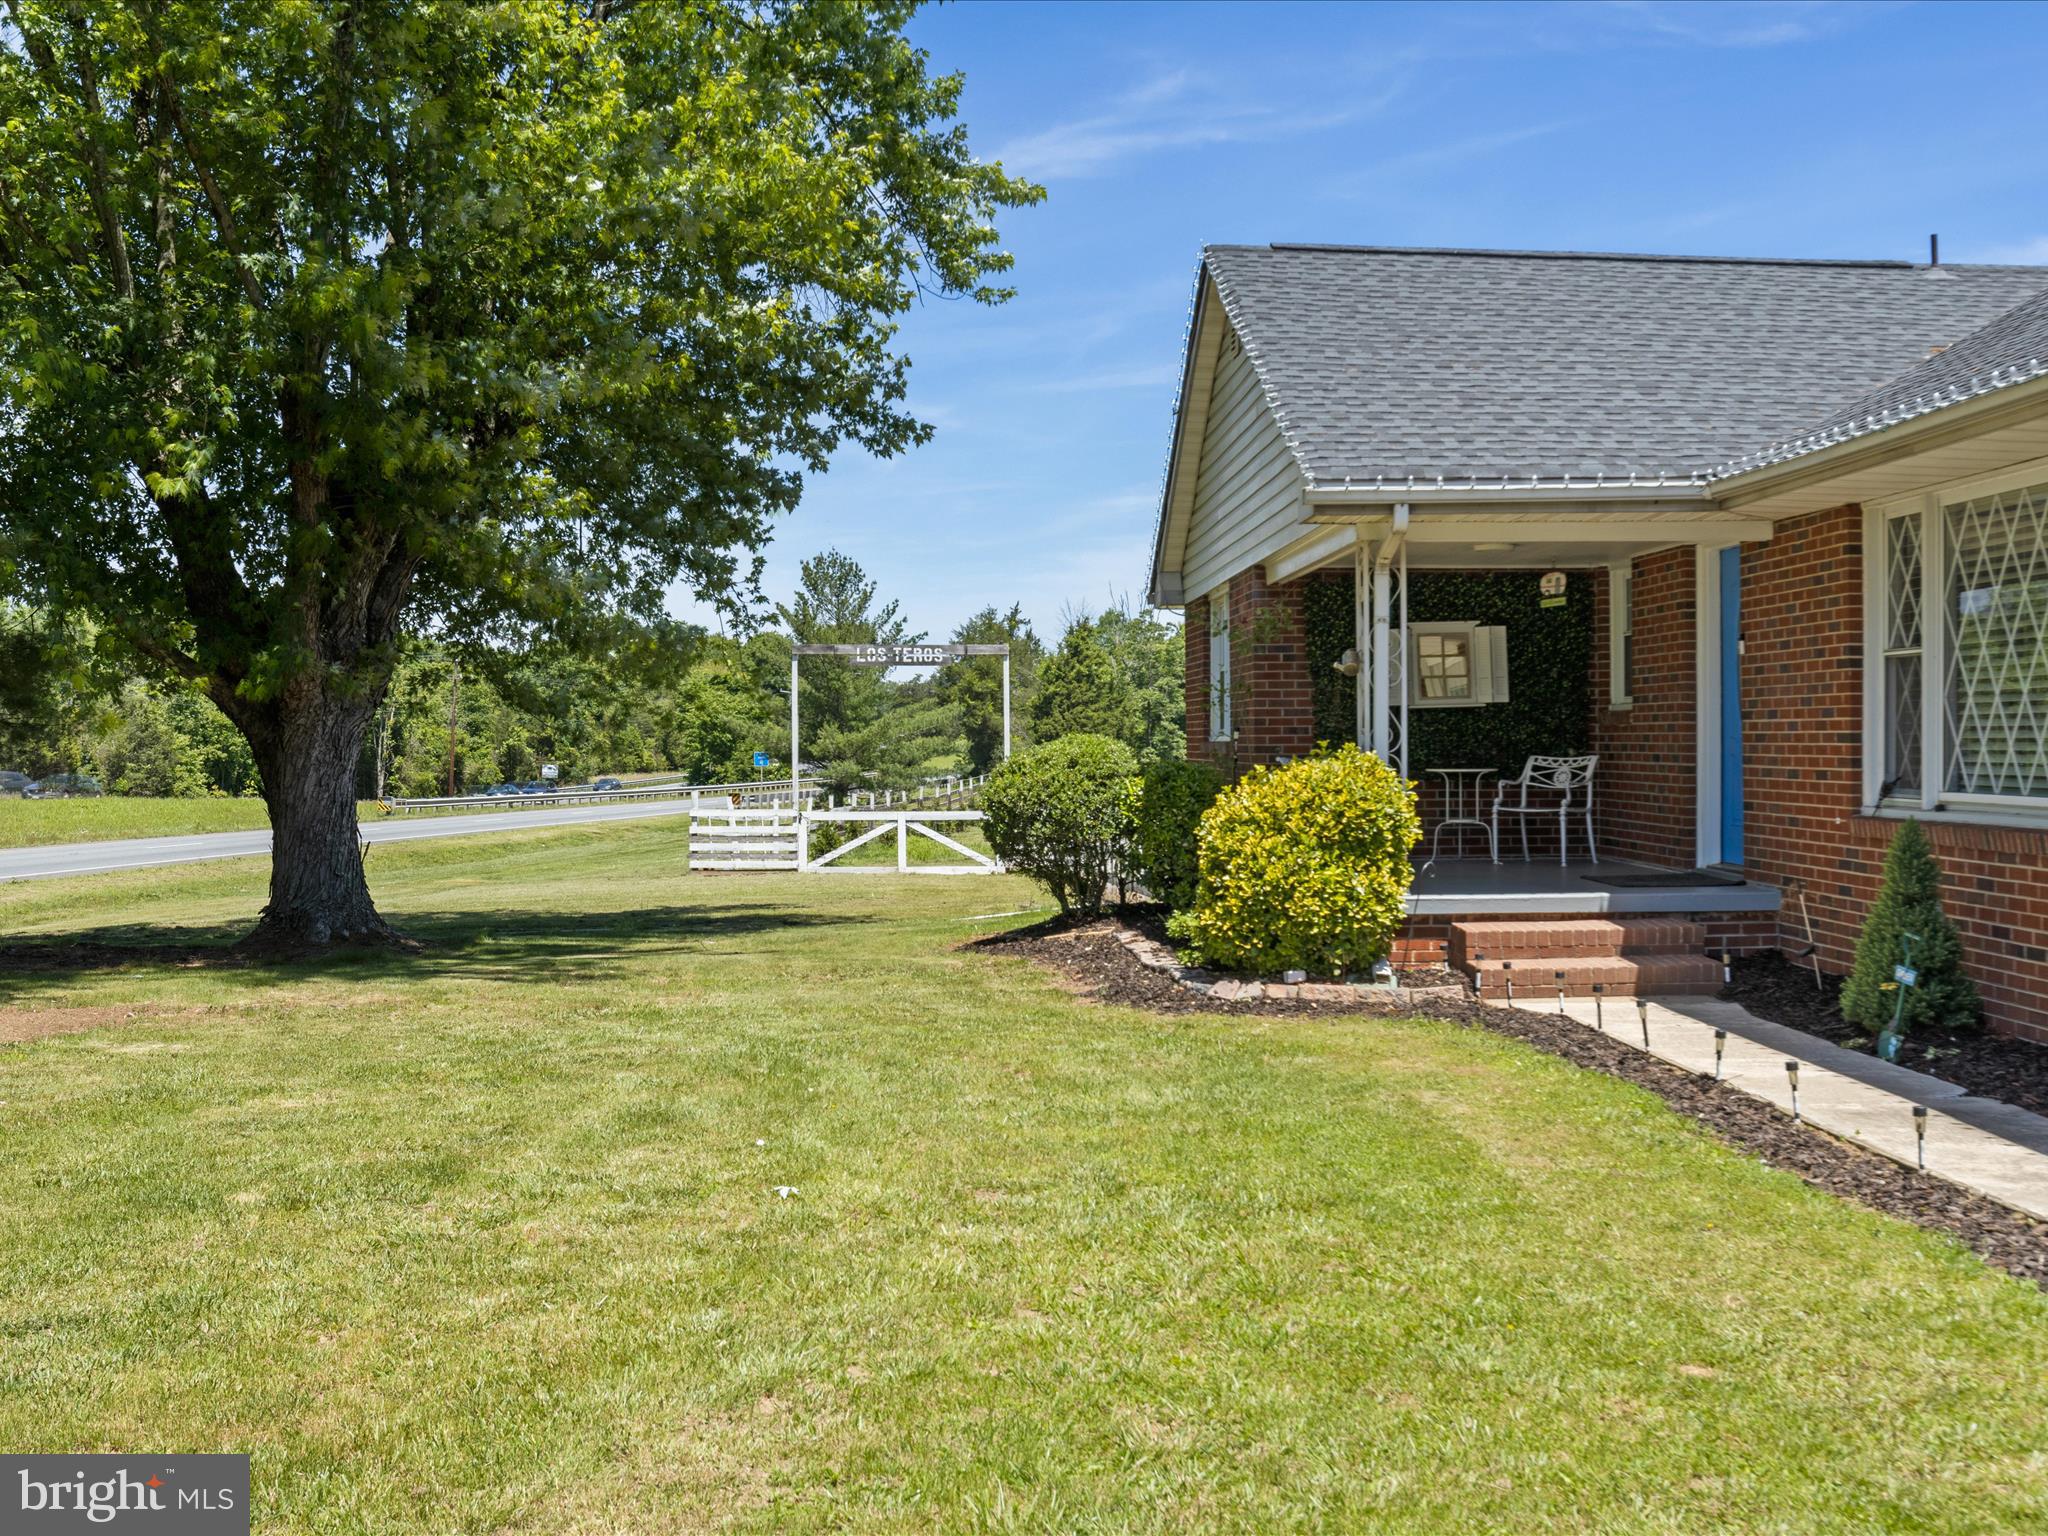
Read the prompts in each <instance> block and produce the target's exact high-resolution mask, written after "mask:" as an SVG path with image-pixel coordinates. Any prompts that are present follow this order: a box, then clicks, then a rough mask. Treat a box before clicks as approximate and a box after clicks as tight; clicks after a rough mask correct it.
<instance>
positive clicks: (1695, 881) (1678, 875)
mask: <svg viewBox="0 0 2048 1536" xmlns="http://www.w3.org/2000/svg"><path fill="white" fill-rule="evenodd" d="M1585 879H1586V881H1587V883H1588V884H1590V885H1611V886H1614V887H1616V888H1617V889H1620V890H1638V889H1651V890H1655V889H1678V890H1692V889H1693V888H1695V887H1697V886H1707V885H1747V884H1749V882H1748V881H1747V880H1745V879H1743V878H1742V877H1741V876H1740V875H1717V874H1715V873H1714V872H1713V871H1712V870H1706V869H1674V870H1668V871H1664V872H1661V873H1658V874H1650V875H1587V876H1586V877H1585Z"/></svg>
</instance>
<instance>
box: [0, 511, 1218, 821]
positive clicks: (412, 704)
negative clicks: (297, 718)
mask: <svg viewBox="0 0 2048 1536" xmlns="http://www.w3.org/2000/svg"><path fill="white" fill-rule="evenodd" d="M738 627H739V628H740V629H741V630H742V631H743V632H742V633H738V634H725V633H719V632H715V631H712V630H708V629H706V628H704V627H702V626H698V625H690V624H681V623H673V622H671V623H668V624H665V625H663V626H662V627H660V628H659V629H658V630H647V631H642V632H641V633H639V634H638V635H637V636H636V637H635V638H634V641H633V643H631V644H622V645H620V646H618V647H616V648H615V649H614V650H613V652H612V653H611V654H609V655H607V656H603V657H597V658H593V657H590V656H584V655H570V654H559V655H550V654H525V655H515V654H511V653H504V652H487V651H478V650H476V649H474V648H467V647H465V648H459V649H457V648H451V647H448V646H446V645H444V644H441V643H439V642H437V641H435V640H433V639H431V638H427V637H418V636H415V637H408V638H407V639H406V640H405V641H404V646H403V654H402V656H401V657H400V659H399V661H398V663H397V665H396V667H395V669H394V672H393V676H392V683H391V687H390V690H389V693H388V695H387V697H386V699H385V701H384V703H383V705H382V706H381V707H380V709H379V710H378V712H377V715H376V717H375V719H374V720H373V722H372V725H371V728H370V730H369V731H368V732H367V733H366V736H365V740H364V743H363V748H362V752H361V755H360V761H359V762H358V765H357V771H356V786H355V788H356V793H357V796H358V797H359V798H363V799H372V798H380V797H383V796H387V795H389V796H428V795H437V794H442V793H445V792H446V789H447V786H448V783H449V780H450V768H451V752H450V746H451V739H450V738H451V734H452V737H453V742H452V745H453V753H452V767H453V782H454V784H455V786H456V788H457V790H458V791H467V790H475V789H480V788H484V787H487V786H489V785H491V784H495V783H499V782H501V781H507V780H510V781H523V780H529V779H535V778H538V777H539V776H540V771H541V765H542V764H543V763H554V764H556V765H557V767H558V768H559V769H560V772H561V777H562V780H563V782H565V783H576V782H583V781H587V780H589V779H592V778H595V777H598V776H600V775H603V774H628V773H674V774H678V775H681V776H683V777H685V778H688V779H690V780H692V781H694V782H699V783H714V782H718V781H721V780H739V779H751V778H759V777H762V776H763V770H760V769H757V768H755V767H754V766H753V755H754V753H756V752H766V753H768V754H769V755H770V757H771V758H772V760H773V762H774V764H775V767H774V769H772V770H770V771H769V773H770V775H771V776H772V774H773V773H775V772H787V771H788V770H787V764H788V758H789V697H788V687H789V645H790V637H791V636H792V635H794V636H795V637H796V638H797V639H798V640H799V641H801V642H803V643H806V644H812V643H824V644H908V643H918V642H921V641H924V640H926V639H928V638H930V637H928V636H927V635H925V634H924V633H922V632H913V631H912V630H911V629H910V627H909V624H908V622H907V621H906V620H905V619H904V617H903V615H902V612H901V607H900V604H899V603H897V602H895V601H893V600H892V601H884V600H883V599H882V598H881V597H880V595H879V594H878V592H877V590H876V586H875V583H874V582H873V581H871V580H870V579H869V578H868V577H867V575H866V573H865V572H864V571H863V570H862V569H861V567H860V566H859V565H858V564H857V563H856V562H855V561H854V560H852V559H851V558H849V557H847V556H846V555H843V554H841V553H839V552H838V551H836V550H827V551H826V552H824V553H823V554H820V555H817V556H815V557H813V558H812V559H810V560H807V561H805V562H804V563H803V567H802V571H801V576H800V580H799V582H798V586H797V590H796V593H795V594H794V596H793V597H792V598H791V600H790V601H789V602H788V603H786V604H782V605H778V606H777V607H776V608H775V609H774V611H773V612H772V614H769V613H756V614H753V615H750V616H745V617H743V618H742V619H741V620H740V621H739V625H738ZM947 638H950V639H952V640H956V641H965V642H969V643H981V644H987V643H1004V642H1007V643H1008V644H1009V645H1010V647H1011V720H1012V725H1011V730H1012V741H1013V745H1014V746H1016V747H1019V748H1021V747H1023V746H1024V745H1026V744H1028V743H1030V742H1032V741H1037V740H1050V739H1051V738H1053V737H1056V736H1062V735H1066V734H1069V733H1071V732H1073V731H1081V730H1086V731H1095V732H1099V733H1101V734H1103V735H1108V736H1112V737H1115V738H1116V739H1118V740H1120V741H1123V742H1125V743H1126V744H1127V745H1129V746H1130V747H1131V749H1132V750H1133V751H1134V752H1135V753H1137V754H1138V756H1139V758H1140V759H1141V760H1144V761H1152V760H1155V759H1159V758H1171V757H1177V756H1179V755H1180V754H1181V752H1182V749H1183V724H1184V720H1185V702H1184V699H1183V696H1182V642H1181V634H1180V629H1179V626H1177V625H1174V624H1170V623H1164V622H1161V621H1160V620H1158V619H1155V618H1154V617H1153V616H1152V615H1151V614H1149V613H1147V612H1144V611H1133V610H1131V609H1130V608H1129V607H1128V606H1117V607H1112V608H1110V609H1109V610H1107V611H1106V612H1104V613H1102V614H1099V615H1088V614H1080V615H1074V616H1071V617H1070V618H1069V619H1068V621H1067V624H1066V630H1065V634H1064V636H1063V637H1062V639H1061V641H1060V643H1059V645H1058V646H1057V647H1055V648H1052V649H1050V650H1048V648H1047V646H1046V645H1045V644H1044V642H1043V641H1041V640H1040V638H1039V637H1038V635H1037V634H1036V633H1035V632H1034V631H1033V629H1032V626H1031V624H1030V622H1029V621H1028V620H1027V619H1025V618H1024V616H1023V614H1022V612H1021V610H1020V609H1019V608H1017V607H1015V606H1014V605H1013V606H1012V607H1011V608H1009V609H1008V610H1007V611H1005V610H999V609H997V608H995V607H993V606H991V607H988V608H984V609H983V610H981V611H980V612H979V613H977V614H975V615H974V616H973V617H971V618H969V619H968V620H967V621H966V622H964V623H962V624H960V625H959V626H958V627H957V628H955V629H954V631H953V632H952V634H951V635H950V636H948V637H947ZM121 654H122V653H121V652H120V651H118V650H116V649H113V648H109V647H105V646H103V645H102V644H101V643H100V636H99V635H98V634H97V632H96V631H95V630H94V628H93V627H92V626H91V625H90V623H89V622H87V621H84V620H80V619H72V620H70V621H68V622H66V623H63V624H53V623H51V622H49V621H48V620H47V619H46V618H45V616H44V615H42V614H40V613H39V612H38V611H36V610H34V609H31V608H28V607H25V606H23V605H20V604H5V603H0V768H7V769H17V770H19V771H21V772H24V773H27V774H29V775H30V776H31V777H41V776H42V775H45V774H49V773H59V772H72V773H88V774H92V775H93V776H95V777H96V778H98V779H99V780H100V781H101V782H102V784H103V785H104V786H105V787H106V789H107V790H108V792H109V793H113V794H124V795H159V796H195V795H209V794H212V795H245V794H247V795H253V794H257V793H259V785H258V781H257V774H256V765H255V761H254V759H253V757H252V755H251V753H250V751H249V747H248V744H247V742H246V740H245V739H244V738H243V736H242V734H241V733H240V732H239V731H237V730H236V729H235V728H234V727H233V726H232V725H231V724H230V723H229V722H228V720H227V718H226V717H225V716H224V715H223V714H222V713H221V712H220V710H219V709H217V708H216V707H215V706H214V704H213V703H212V701H211V700H209V699H208V698H207V697H206V695H205V694H204V693H203V692H201V691H200V690H199V689H197V688H193V687H182V686H179V685H176V684H172V683H165V682H162V681H158V680H153V679H148V678H145V677H143V676H141V675H138V674H137V673H135V672H133V671H130V670H124V668H123V667H122V665H121V663H120V660H119V657H120V656H121ZM802 687H803V700H802V702H803V734H804V739H803V743H802V746H803V756H804V761H805V764H806V765H807V767H809V769H810V770H811V771H813V772H816V773H818V774H820V775H821V776H822V777H823V778H824V779H825V780H826V781H827V782H828V783H829V784H830V785H831V787H832V788H833V789H834V790H835V791H836V792H837V793H840V794H845V793H846V792H848V791H850V790H854V789H875V790H881V789H903V788H907V787H910V786H911V785H914V784H915V783H917V782H918V781H919V780H920V779H922V778H926V777H929V776H932V775H936V774H943V773H981V772H985V771H987V770H988V769H989V768H991V767H993V766H994V765H995V764H996V762H997V761H999V760H1000V758H1001V755H1002V729H1003V726H1002V674H1001V670H1000V668H999V666H998V665H997V664H996V663H995V662H993V661H988V660H973V661H965V662H961V663H958V664H956V665H953V666H948V667H941V668H938V669H936V670H935V671H933V672H932V673H930V674H920V673H902V672H894V673H891V672H884V671H882V670H881V669H879V668H868V667H855V666H852V665H850V664H847V663H844V662H840V661H837V660H834V659H832V658H824V657H819V658H810V659H807V660H806V661H805V662H804V664H803V681H802Z"/></svg>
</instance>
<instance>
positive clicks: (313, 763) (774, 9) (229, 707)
mask: <svg viewBox="0 0 2048 1536" xmlns="http://www.w3.org/2000/svg"><path fill="white" fill-rule="evenodd" d="M4 4H5V13H4V14H5V25H0V125H4V127H0V422H4V429H0V430H4V438H0V564H4V563H11V565H12V568H13V570H14V571H15V573H16V576H17V578H18V580H19V581H20V583H21V585H22V587H23V588H24V591H25V593H26V595H27V597H28V598H29V600H31V601H33V602H35V603H37V604H39V605H41V606H42V607H43V608H44V609H46V610H47V611H48V612H50V613H51V614H53V615H56V616H60V617H61V616H62V615H65V614H68V613H74V612H81V611H82V612H88V613H90V614H92V615H94V616H95V617H96V618H97V620H98V622H99V623H100V624H101V626H102V633H103V634H104V635H106V636H108V637H111V639H112V641H113V642H115V643H118V644H119V645H121V646H124V647H126V648H127V649H128V650H129V651H130V652H131V653H132V654H133V656H134V657H136V658H138V659H139V660H140V661H142V662H144V663H146V664H147V665H148V666H149V667H150V668H152V669H154V670H155V671H157V672H158V673H160V674H165V675H169V676H173V677H179V678H184V679H187V680H189V681H191V682H194V683H196V684H197V685H199V686H200V687H202V688H203V689H204V691H205V692H206V693H207V694H208V695H209V696H210V697H211V698H212V699H213V701H214V702H215V703H216V704H217V705H218V706H219V707H220V708H221V709H222V710H223V711H224V712H225V713H226V714H227V716H228V717H229V718H230V719H231V720H232V721H233V722H234V723H235V725H236V726H237V727H238V728H239V729H240V730H241V731H242V733H243V734H244V735H245V736H246V737H247V739H248V742H249V746H250V748H251V751H252V752H253V755H254V758H255V762H256V766H257V770H258V773H259V775H260V778H261V783H262V789H263V794H264V797H265V799H266V801H267V802H268V805H269V809H270V815H271V821H272V825H273V828H274V832H275V842H274V846H275V857H274V859H273V868H272V876H271V888H270V900H269V904H268V906H267V907H266V908H265V911H264V916H263V919H262V922H261V923H260V924H259V926H258V929H257V933H256V935H255V936H254V937H255V939H256V940H257V941H258V942H270V943H279V944H285V945H294V946H296V945H301V944H307V943H316V944H317V943H323V942H331V941H335V940H338V939H342V938H347V937H378V936H382V935H383V934H384V933H385V932H386V929H385V926H384V924H383V922H382V920H381V919H380V918H379V917H378V915H377V912H376V909H375V907H374V905H373V903H372V901H371V899H370V894H369V891H368V889H367V886H366V884H365V881H364V878H363V871H362V868H361V863H360V860H359V857H358V852H357V847H356V840H355V824H354V807H353V804H352V800H351V782H350V781H351V777H352V770H353V766H354V764H355V762H356V759H357V755H358V749H359V746H360V743H361V740H362V736H363V733H364V729H365V726H366V724H367V723H368V722H369V720H370V719H371V717H372V715H373V714H374V712H375V711H376V709H377V707H378V704H379V701H380V700H381V698H382V696H383V694H384V691H385V688H386V686H387V684H388V681H389V678H390V675H391V670H392V667H393V666H394V664H395V662H396V659H397V655H398V651H399V643H400V637H401V634H402V633H404V632H405V631H406V630H408V629H410V630H412V631H414V632H417V633H422V634H426V635H429V636H433V637H435V638H436V639H438V640H440V641H442V642H447V643H457V644H460V643H470V642H473V643H479V644H498V645H504V644H516V643H524V642H527V641H530V640H532V639H534V638H536V637H539V638H545V639H548V640H550V641H553V642H559V643H563V644H571V645H574V644H581V643H584V642H587V641H589V640H592V639H593V638H602V637H603V636H604V635H605V634H606V633H607V631H608V630H609V628H610V627H611V626H612V625H614V624H615V623H617V622H618V621H621V620H623V619H627V618H634V617H639V618H645V617H647V616H650V615H652V614H653V613H654V612H655V611H656V610H657V609H658V607H659V605H660V602H661V599H662V594H663V592H664V591H665V590H666V589H667V588H669V587H670V586H671V585H673V584H674V583H676V582H678V581H681V582H684V583H686V584H688V585H690V586H692V587H694V588H695V589H696V590H697V591H698V592H700V593H702V594H705V595H707V596H710V597H712V598H714V599H718V598H729V597H731V596H733V595H734V594H735V591H736V590H737V591H738V592H739V594H740V595H742V596H744V595H746V589H747V588H748V587H749V585H750V582H751V578H752V573H753V570H754V564H755V562H754V559H753V556H752V551H753V550H755V549H757V548H758V547H759V545H760V544H761V543H762V541H763V540H764V538H765V537H766V533H767V528H768V525H769V521H770V519H771V518H772V516H773V515H774V514H775V513H776V512H777V511H779V510H782V509H785V508H787V507H789V506H790V505H791V504H792V503H793V502H794V501H795V499H796V497H797V495H798V493H799V490H800V487H801V477H802V474H803V473H804V472H805V471H807V470H811V471H815V470H818V469H821V468H822V467H823V466H824V465H825V463H826V461H827V458H828V456H829V455H830V454H831V453H832V452H833V450H834V449H835V448H837V447H839V446H840V445H841V444H842V443H845V442H849V441H850V442H852V443H856V444H858V445H860V446H861V447H863V448H865V449H867V450H869V451H871V452H874V453H877V454H891V453H895V452H897V451H899V450H901V449H903V448H905V447H907V446H908V445H910V444H912V443H915V442H917V441H918V440H920V438H921V437H922V436H923V435H924V433H925V430H926V429H925V428H923V427H922V426H921V425H920V424H919V423H918V422H917V421H916V420H915V419H914V418H913V417H912V416H910V415H909V414H908V413H907V412H906V410H905V409H904V407H903V403H902V402H903V394H904V384H905V367H906V364H905V362H904V360H903V359H902V358H901V357H900V356H899V355H897V354H896V353H895V352H894V351H893V350H892V346H891V338H892V335H893V317H894V316H895V315H896V314H898V313H900V312H901V311H902V310H904V309H905V308H906V307H907V306H908V305H909V304H910V303H911V302H912V301H913V299H914V297H915V296H916V294H917V292H918V291H919V290H920V289H921V288H922V289H927V290H933V291H940V292H945V293H949V294H966V295H971V296H973V297H974V298H976V299H979V300H983V301H996V300H999V299H1001V298H1003V297H1004V296H1005V291H1004V290H1003V289H1001V288H998V287H994V286H992V285H991V281H992V279H993V278H994V277H995V276H996V275H997V274H1000V273H1001V272H1003V271H1004V270H1005V269H1006V268H1007V267H1008V265H1009V261H1008V257H1007V256H1006V255H1005V254H1004V253H1003V252H1002V251H1001V250H1000V249H999V248H998V246H997V236H996V231H995V228H994V224H993V220H994V216H995V214H996V213H997V211H999V210H1000V209H1001V208H1003V207H1005V206H1011V205H1016V204H1019V203H1023V202H1026V201H1029V200H1030V199H1032V198H1033V197H1035V196H1036V189H1034V188H1031V187H1029V186H1027V185H1025V184H1023V183H1020V182H1017V181H1014V180H1011V179H1009V178H1007V177H1006V176H1004V174H1003V173H1002V171H1001V170H1000V168H999V167H995V166H991V165H984V164H980V163H977V162H976V161H975V160H974V159H973V157H972V156H971V154H970V153H969V149H968V145H967V140H966V136H965V133H964V130H963V129H961V128H960V127H959V126H958V125H957V124H955V123H953V121H952V118H953V115H954V112H955V109H956V106H957V102H958V96H959V82H958V80H957V79H955V78H951V77H935V76H934V75H933V74H932V73H931V72H930V71H929V69H928V67H927V62H926V60H925V58H924V56H923V55H922V54H920V53H919V52H918V51H916V50H914V49H912V48H911V47H910V46H909V45H908V44H907V43H906V42H905V40H904V38H903V36H902V26H903V23H904V22H905V20H906V19H907V16H908V13H909V6H908V5H906V4H901V3H886V4H881V5H875V6H854V5H850V4H839V3H834V0H821V3H816V4H800V3H791V0H783V3H774V0H768V3H759V0H755V3H741V0H670V3H652V0H649V3H627V0H497V3H493V4H479V3H474V0H297V3H294V4H290V5H280V4H274V3H272V0H4Z"/></svg>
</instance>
